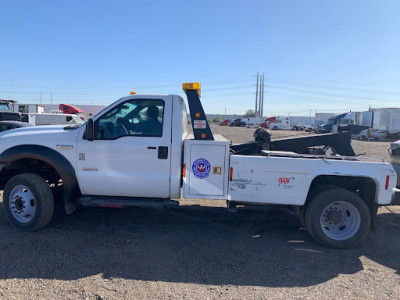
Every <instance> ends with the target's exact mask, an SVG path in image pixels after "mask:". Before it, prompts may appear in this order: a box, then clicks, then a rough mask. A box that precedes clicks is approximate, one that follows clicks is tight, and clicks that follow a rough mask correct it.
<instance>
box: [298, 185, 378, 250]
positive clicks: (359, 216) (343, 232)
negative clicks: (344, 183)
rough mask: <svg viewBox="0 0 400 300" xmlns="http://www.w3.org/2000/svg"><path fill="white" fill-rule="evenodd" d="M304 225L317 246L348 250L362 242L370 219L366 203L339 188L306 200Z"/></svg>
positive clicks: (325, 191)
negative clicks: (307, 202)
mask: <svg viewBox="0 0 400 300" xmlns="http://www.w3.org/2000/svg"><path fill="white" fill-rule="evenodd" d="M305 223H306V227H307V230H308V232H309V233H310V234H311V236H312V237H313V238H314V240H315V241H317V242H318V243H319V244H321V245H323V246H325V247H329V248H343V249H348V248H352V247H354V246H357V245H358V244H360V243H361V242H363V241H364V240H365V239H366V237H367V235H368V231H369V228H370V226H371V216H370V212H369V209H368V207H367V205H366V203H365V202H364V200H363V199H361V198H360V197H359V196H358V195H356V194H354V193H352V192H350V191H348V190H345V189H342V188H330V189H327V190H324V191H321V192H320V193H318V194H316V195H315V196H314V197H313V198H312V199H311V200H310V203H309V204H308V206H307V209H306V213H305Z"/></svg>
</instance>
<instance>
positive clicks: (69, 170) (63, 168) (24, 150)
mask: <svg viewBox="0 0 400 300" xmlns="http://www.w3.org/2000/svg"><path fill="white" fill-rule="evenodd" d="M27 158H28V159H36V160H40V161H43V162H45V163H47V164H49V165H50V166H51V167H52V168H54V169H55V170H56V172H57V173H58V174H59V175H60V177H61V180H62V181H63V185H64V200H65V202H73V201H74V200H75V199H76V198H77V197H78V196H79V194H80V189H79V185H78V181H77V178H76V174H75V170H74V168H73V166H72V165H71V163H70V162H69V161H68V160H67V159H66V158H65V157H64V156H63V155H61V154H60V153H59V152H57V151H55V150H53V149H50V148H48V147H44V146H39V145H21V146H15V147H11V148H9V149H7V150H5V151H4V152H3V153H1V154H0V163H1V164H3V166H4V167H3V169H6V168H7V166H9V165H10V164H12V163H13V162H15V161H18V160H20V159H27Z"/></svg>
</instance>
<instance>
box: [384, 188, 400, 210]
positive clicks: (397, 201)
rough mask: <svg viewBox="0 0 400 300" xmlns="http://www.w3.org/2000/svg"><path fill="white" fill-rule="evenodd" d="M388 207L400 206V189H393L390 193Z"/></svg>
mask: <svg viewBox="0 0 400 300" xmlns="http://www.w3.org/2000/svg"><path fill="white" fill-rule="evenodd" d="M388 205H400V189H398V188H394V189H393V192H392V201H391V202H390V203H389V204H386V205H385V206H388Z"/></svg>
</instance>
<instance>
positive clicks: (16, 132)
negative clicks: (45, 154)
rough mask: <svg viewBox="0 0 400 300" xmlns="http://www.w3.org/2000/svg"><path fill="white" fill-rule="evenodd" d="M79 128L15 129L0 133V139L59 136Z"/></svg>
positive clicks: (49, 126)
mask: <svg viewBox="0 0 400 300" xmlns="http://www.w3.org/2000/svg"><path fill="white" fill-rule="evenodd" d="M77 128H79V126H69V125H46V126H32V127H23V128H16V129H11V130H7V131H3V132H0V139H4V138H13V137H18V138H22V137H24V136H26V137H30V136H37V135H44V134H46V135H49V134H52V135H53V134H60V133H64V132H67V131H71V130H74V129H77Z"/></svg>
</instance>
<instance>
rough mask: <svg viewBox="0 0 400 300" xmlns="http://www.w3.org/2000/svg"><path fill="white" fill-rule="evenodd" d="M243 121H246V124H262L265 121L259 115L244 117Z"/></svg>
mask: <svg viewBox="0 0 400 300" xmlns="http://www.w3.org/2000/svg"><path fill="white" fill-rule="evenodd" d="M242 122H245V123H246V125H250V124H254V125H258V124H261V123H262V122H263V118H260V117H258V118H255V117H252V118H242Z"/></svg>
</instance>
